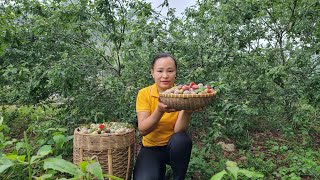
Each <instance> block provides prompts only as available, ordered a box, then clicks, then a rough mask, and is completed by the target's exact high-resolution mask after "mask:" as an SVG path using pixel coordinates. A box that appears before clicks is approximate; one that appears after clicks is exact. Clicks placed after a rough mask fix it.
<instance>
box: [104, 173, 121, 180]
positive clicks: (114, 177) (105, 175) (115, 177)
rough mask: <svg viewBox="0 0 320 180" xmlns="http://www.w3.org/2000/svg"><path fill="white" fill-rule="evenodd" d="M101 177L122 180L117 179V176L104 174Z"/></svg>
mask: <svg viewBox="0 0 320 180" xmlns="http://www.w3.org/2000/svg"><path fill="white" fill-rule="evenodd" d="M103 177H106V178H111V179H114V180H123V179H122V178H119V177H117V176H112V175H108V174H104V175H103Z"/></svg>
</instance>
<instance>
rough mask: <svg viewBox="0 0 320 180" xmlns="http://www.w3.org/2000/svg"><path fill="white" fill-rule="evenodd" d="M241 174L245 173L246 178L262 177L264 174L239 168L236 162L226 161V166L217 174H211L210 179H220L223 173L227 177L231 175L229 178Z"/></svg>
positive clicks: (236, 177)
mask: <svg viewBox="0 0 320 180" xmlns="http://www.w3.org/2000/svg"><path fill="white" fill-rule="evenodd" d="M241 174H243V175H245V176H246V177H248V178H258V179H259V178H260V179H261V178H263V177H264V175H263V174H261V173H258V172H254V171H249V170H246V169H241V168H239V167H238V166H237V163H236V162H233V161H227V162H226V168H225V169H224V170H222V171H220V172H218V173H217V174H215V175H213V176H212V177H211V180H220V179H222V178H223V176H224V175H228V176H229V177H231V179H238V177H240V176H241Z"/></svg>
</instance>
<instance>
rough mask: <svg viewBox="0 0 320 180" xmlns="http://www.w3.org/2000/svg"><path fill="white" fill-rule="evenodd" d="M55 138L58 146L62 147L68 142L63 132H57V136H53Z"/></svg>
mask: <svg viewBox="0 0 320 180" xmlns="http://www.w3.org/2000/svg"><path fill="white" fill-rule="evenodd" d="M53 140H54V142H55V143H56V145H57V146H58V148H60V149H61V148H62V147H63V144H64V143H65V142H66V137H65V136H64V135H62V134H57V135H55V136H53Z"/></svg>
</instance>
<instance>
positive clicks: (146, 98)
mask: <svg viewBox="0 0 320 180" xmlns="http://www.w3.org/2000/svg"><path fill="white" fill-rule="evenodd" d="M150 104H151V102H150V94H149V93H148V91H146V89H143V90H140V91H139V92H138V95H137V100H136V111H137V112H141V111H147V112H151V105H150Z"/></svg>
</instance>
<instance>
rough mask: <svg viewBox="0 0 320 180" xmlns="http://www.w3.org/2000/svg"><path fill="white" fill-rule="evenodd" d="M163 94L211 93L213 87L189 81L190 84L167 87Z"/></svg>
mask: <svg viewBox="0 0 320 180" xmlns="http://www.w3.org/2000/svg"><path fill="white" fill-rule="evenodd" d="M163 93H164V94H213V93H215V91H214V89H213V87H212V86H210V85H208V84H207V85H203V83H199V84H196V83H195V82H191V83H190V84H180V85H177V86H174V87H172V88H170V89H167V90H165V91H164V92H163Z"/></svg>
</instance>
